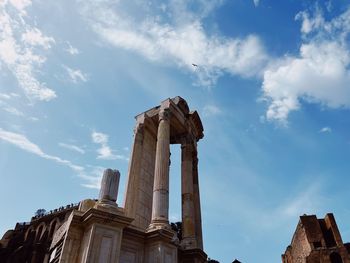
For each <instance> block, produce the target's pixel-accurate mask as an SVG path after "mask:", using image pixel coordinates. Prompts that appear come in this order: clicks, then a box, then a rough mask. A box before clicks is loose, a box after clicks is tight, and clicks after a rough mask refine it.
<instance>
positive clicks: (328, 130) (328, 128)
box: [319, 127, 332, 133]
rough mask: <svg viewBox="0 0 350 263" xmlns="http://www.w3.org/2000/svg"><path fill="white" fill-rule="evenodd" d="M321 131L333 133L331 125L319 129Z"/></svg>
mask: <svg viewBox="0 0 350 263" xmlns="http://www.w3.org/2000/svg"><path fill="white" fill-rule="evenodd" d="M319 132H320V133H331V132H332V128H331V127H323V128H322V129H320V130H319Z"/></svg>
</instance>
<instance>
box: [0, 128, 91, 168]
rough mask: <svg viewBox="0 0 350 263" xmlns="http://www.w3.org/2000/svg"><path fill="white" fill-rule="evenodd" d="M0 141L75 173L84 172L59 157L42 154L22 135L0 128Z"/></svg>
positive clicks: (36, 146)
mask: <svg viewBox="0 0 350 263" xmlns="http://www.w3.org/2000/svg"><path fill="white" fill-rule="evenodd" d="M0 139H1V140H3V141H6V142H8V143H11V144H13V145H15V146H17V147H18V148H20V149H22V150H25V151H27V152H30V153H33V154H35V155H38V156H40V157H42V158H44V159H48V160H53V161H55V162H57V163H59V164H62V165H65V166H68V167H69V168H71V169H72V170H74V171H75V172H82V171H83V170H84V168H83V167H81V166H78V165H75V164H73V163H71V162H70V161H68V160H64V159H61V158H60V157H57V156H53V155H49V154H46V153H44V152H43V151H42V150H41V149H40V147H39V146H38V145H36V144H34V143H32V142H31V141H29V140H28V139H27V138H26V137H25V136H24V135H22V134H19V133H14V132H10V131H5V130H3V129H2V128H0Z"/></svg>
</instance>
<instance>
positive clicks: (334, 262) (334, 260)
mask: <svg viewBox="0 0 350 263" xmlns="http://www.w3.org/2000/svg"><path fill="white" fill-rule="evenodd" d="M329 258H330V260H331V263H343V260H342V258H341V256H340V255H339V253H337V252H332V253H331V254H330V255H329Z"/></svg>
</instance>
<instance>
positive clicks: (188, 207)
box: [181, 140, 197, 248]
mask: <svg viewBox="0 0 350 263" xmlns="http://www.w3.org/2000/svg"><path fill="white" fill-rule="evenodd" d="M192 155H193V143H192V142H190V141H188V140H186V141H185V142H183V143H182V145H181V193H182V196H181V197H182V245H183V247H184V248H195V247H196V243H197V242H196V237H195V234H196V233H195V211H194V204H193V159H192Z"/></svg>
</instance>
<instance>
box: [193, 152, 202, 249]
mask: <svg viewBox="0 0 350 263" xmlns="http://www.w3.org/2000/svg"><path fill="white" fill-rule="evenodd" d="M192 168H193V204H194V218H195V232H196V240H197V247H198V248H200V249H202V250H203V237H202V216H201V202H200V196H199V181H198V157H197V147H196V146H195V150H194V152H193V167H192Z"/></svg>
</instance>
